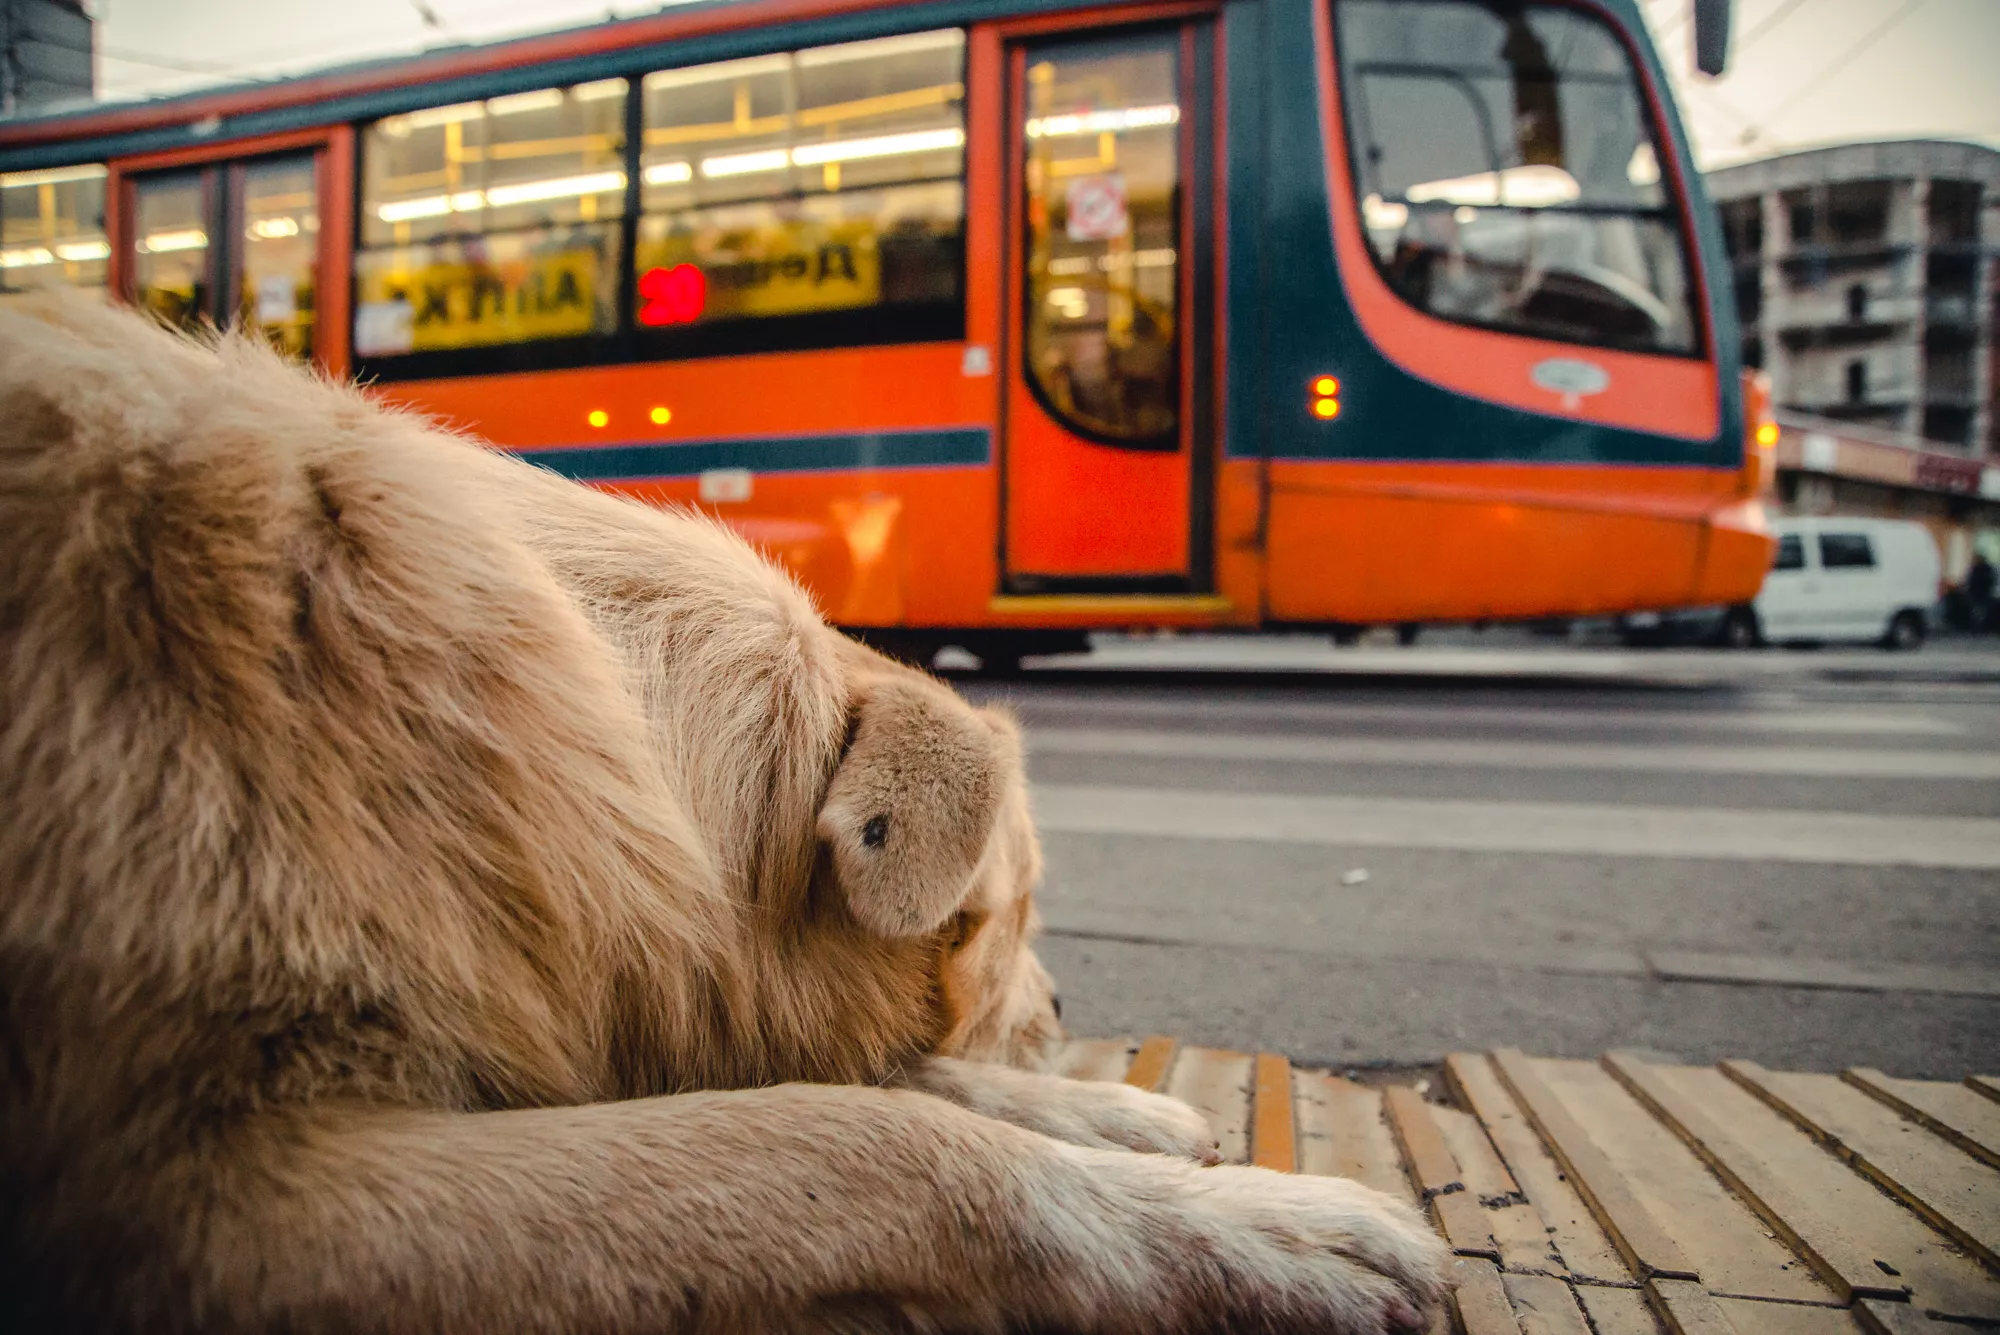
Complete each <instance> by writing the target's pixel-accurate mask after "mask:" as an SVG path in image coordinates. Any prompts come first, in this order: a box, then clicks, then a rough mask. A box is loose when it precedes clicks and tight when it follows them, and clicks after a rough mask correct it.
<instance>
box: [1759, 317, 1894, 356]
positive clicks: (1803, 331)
mask: <svg viewBox="0 0 2000 1335" xmlns="http://www.w3.org/2000/svg"><path fill="white" fill-rule="evenodd" d="M1902 327H1903V326H1902V322H1901V321H1891V320H1839V321H1833V320H1824V321H1821V320H1804V319H1797V318H1791V319H1787V320H1785V321H1783V322H1782V323H1780V324H1779V326H1778V340H1779V342H1781V343H1783V344H1784V345H1785V347H1786V348H1788V349H1790V350H1791V351H1793V352H1802V351H1804V350H1806V349H1807V348H1854V347H1860V346H1863V345H1864V344H1869V343H1885V342H1887V341H1889V340H1890V339H1892V338H1895V337H1896V336H1897V334H1899V333H1900V332H1901V331H1902Z"/></svg>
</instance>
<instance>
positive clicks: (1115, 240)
mask: <svg viewBox="0 0 2000 1335" xmlns="http://www.w3.org/2000/svg"><path fill="white" fill-rule="evenodd" d="M1179 69H1180V48H1179V43H1178V41H1177V40H1176V38H1175V37H1174V36H1173V35H1172V34H1165V35H1160V36H1155V37H1143V38H1133V39H1129V40H1119V41H1116V42H1109V41H1099V42H1093V43H1090V44H1088V45H1085V44H1081V43H1079V44H1077V45H1075V46H1074V47H1068V46H1061V47H1044V48H1038V49H1037V50H1035V51H1033V52H1031V53H1030V54H1029V57H1028V69H1027V99H1026V101H1027V107H1026V120H1025V123H1024V124H1023V125H1022V127H1021V131H1020V132H1021V133H1022V134H1023V136H1024V145H1025V154H1026V156H1025V171H1024V176H1023V188H1024V189H1025V190H1026V192H1027V199H1026V205H1027V207H1026V209H1025V210H1024V213H1025V216H1026V218H1027V220H1028V238H1027V241H1028V244H1027V246H1026V248H1025V251H1024V258H1025V261H1026V264H1027V282H1026V284H1025V285H1024V286H1025V288H1026V293H1025V298H1026V302H1027V318H1026V330H1027V369H1028V374H1029V377H1030V381H1031V383H1032V384H1033V385H1034V386H1035V388H1036V390H1037V391H1038V392H1039V394H1040V397H1041V398H1042V400H1043V402H1044V403H1045V404H1047V406H1048V407H1049V408H1050V409H1051V410H1052V411H1054V412H1055V414H1056V415H1057V416H1058V417H1060V418H1061V419H1063V420H1064V421H1066V422H1067V423H1068V424H1069V425H1070V426H1071V427H1072V428H1074V429H1076V430H1078V431H1080V432H1082V433H1083V434H1085V435H1086V436H1089V437H1092V438H1095V439H1099V440H1104V441H1107V442H1112V443H1120V444H1128V445H1152V444H1168V445H1171V444H1173V443H1175V442H1176V441H1177V436H1176V430H1177V427H1178V423H1179V418H1180V354H1179V346H1180V345H1179V329H1180V303H1179V295H1180V265H1179V260H1178V257H1179V254H1180V249H1181V237H1180V187H1181V181H1180V161H1181V156H1180V142H1181V141H1180V105H1179V98H1178V93H1177V89H1178V86H1179Z"/></svg>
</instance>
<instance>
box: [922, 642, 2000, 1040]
mask: <svg viewBox="0 0 2000 1335" xmlns="http://www.w3.org/2000/svg"><path fill="white" fill-rule="evenodd" d="M1399 654H1400V656H1399ZM1307 660H1309V661H1307ZM1044 663H1045V664H1048V665H1058V664H1059V665H1058V666H1054V667H1053V668H1051V667H1046V666H1045V667H1044V668H1042V669H1040V670H1037V669H1036V668H1033V667H1031V668H1030V669H1029V670H1028V671H1027V672H1025V673H1024V674H1023V675H1022V676H1020V677H1019V678H1016V679H1013V680H1010V681H1005V682H995V681H986V680H965V681H963V682H962V683H961V686H962V689H964V690H965V691H966V692H967V693H968V694H970V695H973V696H975V697H979V698H983V699H1002V700H1006V701H1008V702H1010V703H1011V704H1012V706H1013V707H1014V709H1015V710H1016V711H1017V712H1018V714H1019V715H1020V717H1021V719H1022V721H1023V723H1024V724H1025V725H1026V729H1027V735H1028V741H1029V748H1030V760H1029V765H1030V773H1031V776H1032V778H1033V781H1034V785H1035V800H1036V810H1037V817H1038V819H1039V821H1040V823H1041V827H1042V830H1043V842H1044V846H1045V849H1046V853H1047V861H1048V875H1047V880H1046V884H1045V886H1044V889H1043V892H1042V897H1041V902H1042V908H1043V915H1044V918H1045V919H1046V923H1047V934H1046V936H1045V938H1044V940H1043V942H1042V945H1041V952H1042V956H1043V959H1044V960H1045V961H1046V962H1047V963H1048V965H1049V967H1050V968H1051V970H1052V971H1054V973H1055V974H1056V976H1057V978H1058V980H1059V981H1060V983H1061V987H1062V992H1063V998H1064V1004H1065V1016H1066V1020H1067V1021H1068V1023H1069V1025H1070V1028H1071V1029H1072V1030H1073V1031H1074V1032H1076V1033H1079V1034H1088V1035H1113V1034H1121V1033H1122V1034H1144V1033H1151V1032H1167V1033H1174V1034H1178V1035H1181V1036H1182V1037H1183V1038H1186V1039H1188V1040H1190V1041H1194V1042H1200V1043H1207V1044H1213V1045H1217V1046H1222V1047H1230V1048H1236V1049H1243V1050H1256V1049H1265V1050H1270V1051H1277V1052H1284V1053H1287V1054H1289V1055H1290V1056H1292V1057H1293V1058H1294V1059H1295V1060H1300V1061H1305V1062H1310V1063H1315V1064H1323V1065H1330V1066H1336V1067H1359V1066H1365V1065H1373V1064H1391V1065H1404V1064H1419V1063H1429V1062H1434V1061H1436V1060H1438V1059H1439V1058H1441V1057H1442V1056H1443V1055H1444V1054H1445V1053H1448V1052H1451V1051H1455V1050H1462V1049H1480V1048H1493V1047H1500V1046H1515V1047H1520V1048H1523V1049H1526V1050H1527V1051H1529V1052H1532V1053H1536V1054H1540V1055H1549V1056H1576V1057H1588V1056H1594V1055H1596V1054H1597V1053H1599V1052H1602V1051H1604V1050H1605V1049H1608V1048H1613V1047H1624V1048H1636V1049H1640V1050H1643V1051H1646V1052H1648V1053H1651V1054H1655V1055H1658V1056H1661V1057H1663V1058H1664V1057H1671V1058H1673V1059H1679V1060H1686V1061H1696V1062H1710V1061H1715V1060H1719V1059H1721V1058H1723V1057H1729V1056H1737V1057H1748V1058H1751V1059H1754V1060H1756V1061H1760V1062H1763V1063H1764V1064H1766V1065H1769V1066H1778V1067H1789V1068H1793V1069H1817V1070H1837V1069H1839V1068H1841V1067H1843V1066H1849V1065H1870V1066H1876V1067H1879V1068H1881V1069H1883V1070H1885V1071H1888V1072H1891V1073H1893V1074H1898V1075H1906V1076H1927V1077H1947V1078H1954V1079H1955V1078H1957V1077H1958V1076H1961V1075H1963V1074H1966V1073H1967V1072H1970V1071H1984V1072H1989V1073H1991V1072H1995V1071H2000V709H1996V705H2000V649H1977V650H1976V651H1966V650H1957V651H1954V650H1950V649H1939V650H1927V651H1926V652H1925V654H1920V655H1911V656H1899V657H1898V658H1897V659H1895V660H1894V661H1891V660H1890V659H1889V658H1888V656H1884V655H1874V656H1870V655H1868V654H1849V655H1839V654H1830V655H1819V656H1814V655H1809V654H1792V655H1777V654H1760V655H1747V656H1746V655H1737V656H1734V657H1732V656H1730V655H1726V654H1708V655H1705V656H1704V655H1698V654H1697V655H1688V654H1680V655H1664V656H1653V657H1648V656H1645V655H1605V654H1602V653H1594V652H1591V651H1579V650H1559V651H1554V652H1537V651H1535V650H1534V649H1532V648H1531V647H1530V648H1523V649H1518V650H1508V651H1505V652H1495V651H1481V650H1478V649H1472V650H1467V649H1463V648H1451V647H1446V648H1440V649H1434V650H1432V651H1431V652H1430V653H1429V654H1428V655H1426V654H1425V653H1424V651H1423V650H1421V649H1419V650H1415V651H1396V650H1386V651H1383V650H1378V651H1373V652H1372V653H1371V651H1368V650H1360V651H1354V650H1350V651H1347V654H1346V657H1345V658H1342V657H1340V656H1339V655H1337V654H1336V655H1327V654H1324V653H1322V652H1321V651H1320V649H1319V648H1318V647H1317V646H1309V647H1306V648H1302V647H1300V646H1299V645H1298V644H1296V643H1293V644H1289V645H1288V644H1286V643H1283V642H1279V643H1260V642H1254V641H1252V642H1240V641H1239V642H1234V643H1229V642H1224V643H1222V644H1221V645H1220V646H1217V645H1214V644H1210V645H1203V644H1199V643H1197V644H1168V645H1166V646H1164V647H1162V646H1157V645H1145V644H1141V645H1137V646H1134V645H1129V644H1127V645H1123V646H1112V647H1111V648H1110V649H1108V650H1106V651H1104V652H1102V653H1100V654H1099V655H1098V656H1097V657H1096V659H1095V661H1083V660H1044ZM1607 664H1611V665H1612V666H1607Z"/></svg>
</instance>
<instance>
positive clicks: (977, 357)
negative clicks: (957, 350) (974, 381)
mask: <svg viewBox="0 0 2000 1335" xmlns="http://www.w3.org/2000/svg"><path fill="white" fill-rule="evenodd" d="M958 369H959V373H960V374H961V375H968V376H980V375H992V374H993V350H992V349H991V348H989V347H987V346H986V345H985V344H984V343H970V344H967V345H966V349H965V357H964V358H963V359H962V360H961V361H960V362H959V364H958Z"/></svg>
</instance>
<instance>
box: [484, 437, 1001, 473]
mask: <svg viewBox="0 0 2000 1335" xmlns="http://www.w3.org/2000/svg"><path fill="white" fill-rule="evenodd" d="M990 437H991V433H990V432H989V431H988V430H987V429H986V428H985V427H948V428H941V429H937V430H929V431H863V432H851V433H841V434H838V435H826V436H753V437H739V438H736V439H725V440H690V441H680V442H675V443H673V444H662V443H660V442H658V441H646V442H636V441H635V442H632V443H629V444H619V445H582V446H574V447H563V448H557V449H543V450H516V451H514V453H516V454H518V455H519V456H520V457H521V458H523V459H526V460H527V461H528V462H529V463H531V464H538V465H540V466H541V467H543V468H546V469H549V470H550V471H551V472H556V473H561V474H562V475H563V476H564V477H570V478H575V479H576V480H577V481H579V482H632V481H638V480H641V479H645V478H656V477H693V476H694V475H695V474H697V473H704V472H707V471H708V470H709V469H711V468H747V469H749V470H750V471H751V472H753V473H813V472H833V471H852V470H860V469H871V468H938V467H949V466H952V465H966V464H983V463H985V462H986V460H987V458H988V457H989V455H990V453H991V450H990V449H989V444H990Z"/></svg>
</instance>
